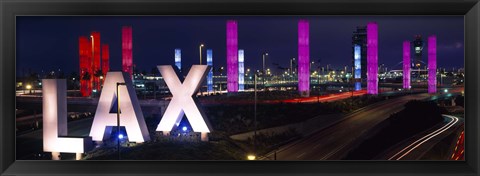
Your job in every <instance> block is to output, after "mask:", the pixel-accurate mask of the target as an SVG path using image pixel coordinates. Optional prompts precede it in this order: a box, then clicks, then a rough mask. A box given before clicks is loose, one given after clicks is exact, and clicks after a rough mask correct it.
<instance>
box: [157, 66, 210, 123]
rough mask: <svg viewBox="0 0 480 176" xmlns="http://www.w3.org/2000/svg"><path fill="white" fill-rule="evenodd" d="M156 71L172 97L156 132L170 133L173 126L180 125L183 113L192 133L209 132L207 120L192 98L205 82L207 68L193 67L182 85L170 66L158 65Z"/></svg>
mask: <svg viewBox="0 0 480 176" xmlns="http://www.w3.org/2000/svg"><path fill="white" fill-rule="evenodd" d="M158 70H159V71H160V74H162V77H163V80H164V81H165V83H166V84H167V86H168V89H169V90H170V92H171V93H172V95H173V97H172V100H171V101H170V103H169V104H168V107H167V110H165V113H164V114H163V117H162V120H160V123H159V124H158V127H157V131H171V130H172V128H173V127H174V125H175V124H178V123H180V121H181V120H182V117H183V115H184V113H185V114H186V116H187V119H188V121H189V122H190V125H191V126H192V129H193V131H195V132H210V131H211V128H210V125H209V123H208V119H206V118H205V116H204V113H202V112H201V109H199V108H198V106H197V103H196V102H195V101H194V99H193V97H192V95H193V94H195V93H196V92H197V90H198V89H199V88H200V86H201V83H203V81H204V80H205V76H206V75H207V73H208V70H209V66H207V65H193V66H192V68H191V69H190V72H189V73H188V75H187V77H186V78H185V81H183V84H182V83H181V82H180V80H179V79H178V76H177V74H176V73H175V71H174V70H173V68H172V66H170V65H160V66H158Z"/></svg>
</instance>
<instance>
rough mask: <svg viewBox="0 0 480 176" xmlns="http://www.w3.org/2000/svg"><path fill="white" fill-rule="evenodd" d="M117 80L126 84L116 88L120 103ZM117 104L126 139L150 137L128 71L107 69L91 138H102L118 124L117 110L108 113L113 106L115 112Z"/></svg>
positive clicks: (99, 139) (141, 140)
mask: <svg viewBox="0 0 480 176" xmlns="http://www.w3.org/2000/svg"><path fill="white" fill-rule="evenodd" d="M117 83H125V85H120V86H119V87H118V91H119V92H120V97H119V99H120V102H116V101H117V92H116V90H117V87H116V86H117ZM116 103H119V105H120V126H124V127H125V130H126V131H127V136H128V140H129V141H131V142H145V141H148V140H150V135H149V133H148V129H147V126H146V124H145V119H144V118H143V113H142V110H141V109H140V104H139V103H138V99H137V94H136V93H135V89H134V87H133V83H132V80H131V79H130V76H129V75H128V74H127V73H122V72H108V73H107V76H106V77H105V83H104V85H103V88H102V94H101V95H100V100H99V101H98V106H97V111H96V113H95V118H94V119H93V124H92V129H91V130H90V136H92V140H94V141H102V140H103V139H104V138H107V136H108V135H110V133H111V131H112V127H116V126H117V113H116V112H113V113H112V112H110V111H111V110H112V109H114V110H115V111H116V108H117V107H116V106H117V104H116ZM107 127H108V128H107Z"/></svg>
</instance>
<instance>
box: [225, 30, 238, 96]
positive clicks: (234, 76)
mask: <svg viewBox="0 0 480 176" xmlns="http://www.w3.org/2000/svg"><path fill="white" fill-rule="evenodd" d="M237 26H238V25H237V21H235V20H228V21H227V90H228V92H238V38H237V37H238V30H237Z"/></svg>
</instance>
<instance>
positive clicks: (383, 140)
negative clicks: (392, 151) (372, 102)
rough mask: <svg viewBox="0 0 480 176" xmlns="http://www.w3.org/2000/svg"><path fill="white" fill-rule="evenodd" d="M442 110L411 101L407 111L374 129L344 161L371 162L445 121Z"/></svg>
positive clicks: (430, 104)
mask: <svg viewBox="0 0 480 176" xmlns="http://www.w3.org/2000/svg"><path fill="white" fill-rule="evenodd" d="M442 112H444V110H442V109H441V108H440V107H438V106H437V104H435V103H434V102H423V101H417V100H413V101H409V102H408V103H406V104H405V109H404V110H402V111H400V112H398V113H395V114H392V115H391V116H390V118H388V119H387V120H385V121H383V122H381V123H380V124H378V125H376V126H375V127H374V128H372V129H371V130H370V131H369V132H367V134H369V135H370V136H369V138H368V139H366V140H365V141H364V142H363V143H361V144H360V145H359V146H358V147H357V148H355V149H353V150H352V151H351V152H350V153H349V154H348V155H347V156H346V157H345V158H344V159H347V160H370V159H373V158H374V157H375V156H376V155H378V154H379V153H381V152H383V151H385V150H387V149H388V148H389V147H391V146H393V145H395V144H397V143H399V142H401V141H403V140H405V139H408V138H410V137H412V136H414V135H416V134H418V133H420V132H422V131H425V130H428V129H429V128H431V127H433V126H434V125H435V124H437V123H439V122H441V121H442V120H443V117H442V115H441V114H442Z"/></svg>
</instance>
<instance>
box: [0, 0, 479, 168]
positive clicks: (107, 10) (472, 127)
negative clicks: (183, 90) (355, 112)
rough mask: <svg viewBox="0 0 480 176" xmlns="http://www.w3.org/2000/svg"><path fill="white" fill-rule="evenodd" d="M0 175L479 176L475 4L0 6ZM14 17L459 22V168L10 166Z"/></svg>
mask: <svg viewBox="0 0 480 176" xmlns="http://www.w3.org/2000/svg"><path fill="white" fill-rule="evenodd" d="M0 13H1V20H0V34H1V36H0V39H1V44H0V53H1V59H0V67H1V78H0V89H1V91H0V102H1V106H0V112H1V117H0V141H1V142H0V157H1V159H0V172H1V173H2V175H119V174H120V175H122V174H123V175H247V174H249V175H254V174H255V175H337V176H338V175H382V176H383V175H439V176H443V175H464V176H473V175H479V169H480V167H479V166H480V165H479V164H480V163H479V150H480V147H479V144H480V140H479V136H480V135H479V130H478V127H479V126H480V124H479V121H478V117H479V109H480V108H478V102H479V100H480V97H479V94H478V90H479V84H480V80H479V78H480V74H479V71H478V70H479V68H480V64H479V62H478V59H479V58H480V52H479V50H480V35H479V33H480V3H479V1H478V0H463V1H460V0H276V1H274V0H229V1H226V0H203V1H200V0H175V1H172V0H158V1H152V0H99V1H95V0H36V1H31V0H0ZM18 15H464V17H465V72H466V73H465V74H466V77H465V78H466V81H465V94H466V95H467V96H466V97H465V104H466V105H465V106H466V107H465V110H466V113H465V116H466V123H465V138H466V139H465V143H466V145H465V154H466V155H465V161H21V160H19V161H16V160H15V120H14V119H15V118H14V117H15V79H16V78H15V17H16V16H18Z"/></svg>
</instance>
